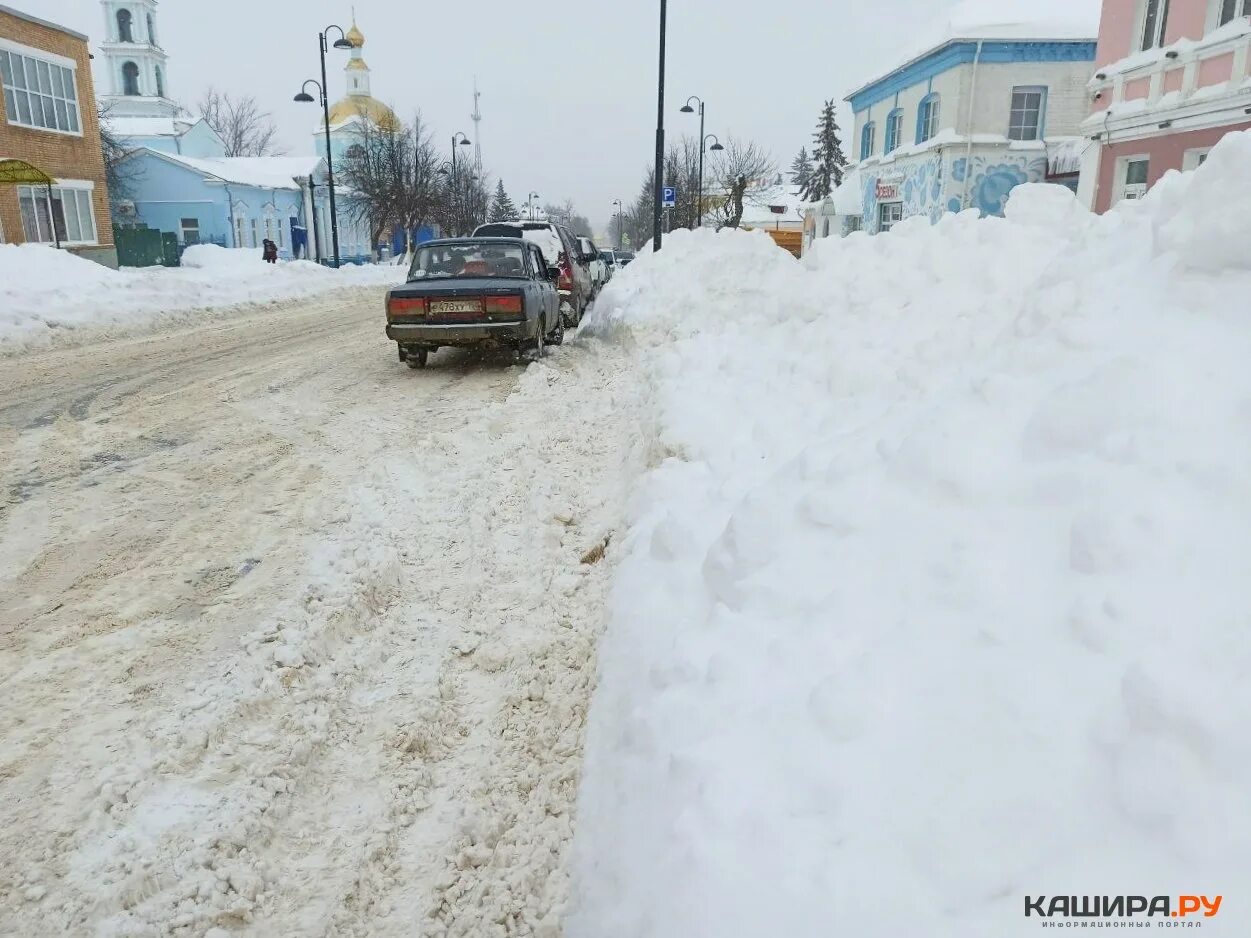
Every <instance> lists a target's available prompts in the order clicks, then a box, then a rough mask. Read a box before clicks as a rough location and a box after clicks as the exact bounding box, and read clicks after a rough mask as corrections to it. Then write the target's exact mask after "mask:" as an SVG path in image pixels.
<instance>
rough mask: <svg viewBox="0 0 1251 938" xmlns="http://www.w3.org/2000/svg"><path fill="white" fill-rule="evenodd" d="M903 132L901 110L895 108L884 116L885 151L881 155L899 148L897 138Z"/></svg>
mask: <svg viewBox="0 0 1251 938" xmlns="http://www.w3.org/2000/svg"><path fill="white" fill-rule="evenodd" d="M902 131H903V109H902V108H895V110H893V111H891V112H890V113H889V114H887V115H886V149H884V150H883V151H882V152H883V153H890V152H892V151H893V150H894V149H895V148H896V147H897V146H899V137H900V135H901V133H902Z"/></svg>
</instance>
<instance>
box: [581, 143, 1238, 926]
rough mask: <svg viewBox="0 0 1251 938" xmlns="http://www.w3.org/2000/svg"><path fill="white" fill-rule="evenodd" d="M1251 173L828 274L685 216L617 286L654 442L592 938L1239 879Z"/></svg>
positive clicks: (620, 682)
mask: <svg viewBox="0 0 1251 938" xmlns="http://www.w3.org/2000/svg"><path fill="white" fill-rule="evenodd" d="M1249 163H1251V134H1242V135H1240V136H1234V137H1229V138H1227V139H1226V140H1225V141H1224V142H1223V143H1222V144H1221V145H1220V146H1218V147H1217V148H1216V149H1215V150H1214V151H1213V152H1212V154H1211V157H1210V159H1209V160H1208V162H1207V164H1206V165H1205V166H1204V167H1203V168H1202V169H1201V170H1199V171H1198V172H1197V173H1194V174H1188V175H1186V176H1182V175H1180V174H1174V175H1172V176H1170V177H1168V178H1166V179H1165V180H1164V181H1163V182H1161V183H1160V184H1159V185H1158V186H1157V187H1156V189H1155V190H1154V191H1153V192H1152V193H1151V194H1150V195H1149V196H1148V197H1147V198H1146V199H1145V200H1143V201H1142V202H1140V203H1132V204H1126V205H1124V206H1123V207H1122V208H1121V209H1120V210H1118V211H1115V212H1113V213H1111V214H1109V215H1107V216H1104V217H1099V218H1097V217H1094V216H1090V215H1088V214H1087V213H1085V212H1084V210H1082V209H1081V208H1080V207H1079V206H1078V205H1077V204H1076V203H1075V201H1074V200H1073V197H1072V196H1071V195H1070V194H1069V193H1068V192H1067V191H1066V190H1064V189H1061V188H1059V187H1050V186H1029V187H1022V188H1020V189H1017V190H1016V191H1015V192H1014V193H1013V196H1012V199H1011V200H1010V201H1009V203H1008V217H1007V218H1006V219H986V220H978V219H977V218H976V217H975V216H974V215H971V214H963V215H958V216H950V217H947V218H945V219H944V220H943V221H942V222H941V223H939V224H938V225H936V226H933V227H931V226H930V225H928V224H927V223H926V222H925V221H923V220H919V219H918V220H914V221H909V222H905V223H904V224H902V225H900V226H898V227H897V228H896V229H895V230H894V231H892V232H891V233H890V234H889V235H885V236H881V237H877V238H869V237H866V236H864V235H853V236H852V237H850V238H848V239H846V240H842V241H840V240H838V239H828V240H825V241H821V242H819V243H818V245H817V248H816V253H815V255H813V256H810V257H808V258H806V259H805V261H804V262H802V263H801V262H797V261H794V260H792V259H791V258H790V257H788V256H787V255H785V254H784V253H783V252H781V251H779V250H777V249H775V248H774V247H773V245H772V244H771V243H770V242H769V240H768V239H767V238H766V237H765V236H764V235H763V234H754V235H753V234H742V233H737V232H734V233H730V232H723V233H721V234H717V235H714V234H712V233H710V232H695V233H691V234H683V233H676V234H674V235H672V236H670V238H669V239H667V240H666V242H665V249H664V251H663V252H661V253H660V254H658V255H652V254H640V255H639V258H638V260H637V261H636V262H635V264H634V265H632V266H631V267H630V268H629V270H628V271H626V272H625V273H624V274H623V275H622V276H620V277H618V278H617V279H615V280H614V281H613V282H612V284H610V286H609V287H608V289H607V290H606V291H605V292H604V294H603V296H602V298H601V300H600V301H599V304H598V310H597V312H596V313H595V314H594V316H593V318H592V319H591V320H589V322H588V328H589V329H591V330H592V331H594V332H597V333H599V334H600V335H602V336H604V337H606V338H607V339H609V340H614V341H624V342H627V343H628V344H630V345H632V346H633V347H635V348H636V350H637V358H638V361H639V362H640V367H641V368H643V373H642V374H640V376H639V380H640V382H642V383H643V384H644V386H649V387H651V388H652V389H653V393H654V399H655V407H656V414H655V419H656V427H657V431H656V432H657V456H656V465H655V468H654V470H653V471H652V472H651V473H650V474H649V475H648V476H647V477H646V478H645V480H644V481H643V483H642V484H641V488H640V490H639V491H638V492H637V494H636V498H635V501H634V508H633V512H632V527H631V531H630V533H629V535H628V536H627V537H626V538H625V539H624V540H623V542H622V543H621V544H620V547H619V549H621V550H622V551H623V554H624V556H623V559H622V564H621V567H620V573H619V579H618V583H617V585H616V592H615V599H614V607H613V610H612V619H611V625H610V627H609V631H608V634H607V635H606V636H605V639H604V641H603V643H602V645H601V649H600V659H601V677H600V681H601V683H600V686H599V690H598V691H597V697H596V699H595V702H594V704H593V707H592V713H591V725H590V730H589V737H588V748H587V755H586V764H585V772H584V777H583V787H582V791H581V795H580V802H579V808H578V832H577V838H576V842H575V856H576V858H577V860H576V864H577V868H576V870H575V877H576V884H577V900H576V902H575V907H574V909H573V910H572V911H571V914H570V919H569V923H568V926H569V927H568V930H567V935H568V938H677V936H682V938H704V936H708V938H711V936H717V938H760V936H765V935H777V936H787V938H818V936H820V938H825V936H829V935H856V936H859V938H877V936H881V938H900V936H920V935H924V936H926V938H981V936H985V938H1004V936H1007V935H1016V934H1025V933H1027V932H1028V933H1033V931H1034V930H1036V929H1037V928H1038V927H1039V919H1038V918H1033V919H1030V920H1027V919H1026V918H1025V917H1024V913H1025V897H1026V896H1027V895H1028V896H1034V897H1037V896H1040V895H1041V896H1053V895H1059V896H1066V897H1067V896H1072V895H1077V896H1090V895H1108V896H1115V895H1145V896H1155V895H1168V894H1172V895H1177V894H1178V893H1186V894H1188V893H1191V892H1194V893H1206V894H1207V895H1209V896H1213V895H1219V894H1226V895H1228V894H1230V893H1235V894H1236V893H1237V891H1238V889H1239V888H1241V887H1242V886H1244V885H1245V883H1246V874H1247V871H1248V870H1251V812H1248V811H1247V809H1246V806H1247V803H1248V799H1249V797H1251V732H1248V727H1249V726H1251V680H1249V675H1251V367H1248V362H1251V304H1249V303H1248V301H1247V298H1248V297H1249V296H1251V251H1248V249H1247V245H1248V244H1251V177H1248V176H1247V174H1246V172H1245V167H1246V166H1247V165H1248V164H1249ZM1228 899H1229V900H1230V901H1229V903H1228V904H1227V906H1226V908H1225V910H1224V911H1223V913H1221V914H1220V915H1218V917H1217V918H1215V919H1211V920H1208V921H1207V922H1206V923H1205V925H1206V927H1207V928H1208V930H1209V931H1212V930H1213V929H1215V931H1214V933H1215V934H1230V935H1234V934H1239V935H1243V934H1247V928H1248V922H1249V921H1251V920H1249V919H1248V918H1247V917H1246V913H1245V906H1244V907H1243V908H1244V911H1242V912H1239V911H1237V910H1236V909H1237V907H1235V909H1230V908H1229V905H1233V901H1234V897H1233V896H1228ZM1044 906H1045V907H1046V904H1044ZM1175 907H1176V906H1175ZM1141 919H1142V916H1141V913H1140V914H1139V920H1141ZM1056 921H1060V920H1058V919H1057V920H1056ZM1082 921H1085V920H1082V919H1074V920H1071V922H1072V923H1074V924H1080V923H1081V922H1082ZM1061 924H1062V922H1061ZM1222 925H1223V926H1225V927H1224V928H1222Z"/></svg>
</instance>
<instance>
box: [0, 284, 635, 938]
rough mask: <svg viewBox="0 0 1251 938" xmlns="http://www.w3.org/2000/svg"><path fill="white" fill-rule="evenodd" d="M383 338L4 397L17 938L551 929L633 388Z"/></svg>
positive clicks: (54, 368)
mask: <svg viewBox="0 0 1251 938" xmlns="http://www.w3.org/2000/svg"><path fill="white" fill-rule="evenodd" d="M380 310H381V290H374V291H372V295H371V296H370V297H369V299H368V301H367V302H364V301H360V300H357V299H352V298H334V297H331V298H324V297H323V298H321V299H318V300H316V301H313V302H302V303H298V304H288V305H286V306H283V307H280V308H277V309H273V310H266V311H263V312H254V313H252V314H250V315H247V316H244V317H242V318H237V319H232V320H227V321H222V322H217V323H208V324H199V325H195V326H194V327H190V328H180V329H177V330H174V331H172V332H162V333H156V334H152V335H148V336H146V337H143V338H140V339H131V340H126V341H123V342H109V343H103V344H101V345H98V346H94V347H92V348H90V349H69V350H58V351H53V352H41V353H35V354H31V355H27V356H24V357H22V358H18V359H14V360H13V361H12V362H11V367H6V368H5V369H4V371H3V372H2V373H0V434H3V436H2V437H0V443H2V444H3V445H0V483H2V486H0V493H2V494H4V495H5V501H4V503H3V509H2V510H0V622H3V627H2V628H0V685H2V686H3V688H4V692H3V694H2V695H0V722H2V723H3V725H4V726H5V727H6V729H5V733H4V734H3V737H2V738H0V791H2V792H3V797H0V934H4V935H22V936H23V938H43V936H64V935H75V936H77V935H91V936H127V938H147V936H168V935H177V936H194V938H205V936H209V938H226V936H238V935H247V936H257V938H260V936H265V938H269V936H274V935H284V936H305V935H361V936H378V938H385V936H394V938H411V936H412V935H414V934H421V935H423V936H448V938H455V936H464V938H468V936H473V938H479V936H490V935H496V934H499V935H503V934H516V935H548V936H550V935H554V934H556V931H555V929H556V923H557V922H558V920H559V916H560V914H561V910H562V909H563V907H564V903H565V900H566V897H567V892H568V886H567V875H566V873H565V864H564V858H565V852H566V847H567V845H568V843H569V840H570V836H571V830H572V808H573V801H574V796H575V792H576V786H577V781H578V777H579V776H578V773H579V764H580V752H581V738H582V731H583V725H584V718H585V713H586V710H587V707H588V702H589V696H590V688H591V684H592V678H593V675H594V658H593V651H594V645H595V639H596V636H597V634H598V632H599V630H600V628H601V626H602V616H603V609H604V605H605V602H604V597H605V595H606V592H607V589H608V586H609V583H610V578H611V572H612V568H613V564H614V559H615V552H614V548H613V547H612V546H611V544H610V546H609V548H608V550H607V552H606V553H605V554H604V556H603V557H602V558H599V559H598V562H593V563H591V562H588V563H583V558H584V557H587V556H588V554H590V555H592V557H593V555H594V553H595V551H596V549H597V548H602V546H603V545H604V543H605V541H606V540H608V539H610V538H611V536H612V535H614V534H615V533H617V532H618V527H619V524H620V516H621V511H622V507H621V506H622V500H623V498H624V494H625V491H626V487H627V484H628V482H629V480H630V478H631V477H632V476H633V475H634V474H635V473H636V472H637V466H638V465H639V463H640V461H641V460H643V459H644V458H646V455H647V453H646V450H645V448H644V444H643V440H644V435H643V433H642V431H641V430H640V428H639V427H638V426H637V422H636V421H635V420H634V419H633V417H632V415H633V414H636V413H639V412H641V411H642V410H643V408H642V405H641V404H640V403H639V401H640V395H641V391H640V389H639V388H638V386H637V385H636V384H635V383H634V382H633V381H632V380H630V375H629V372H628V370H627V369H626V368H624V367H623V353H622V352H621V351H620V350H619V349H617V348H616V347H615V346H606V345H604V344H603V343H599V342H585V343H579V344H577V345H573V344H571V345H567V346H566V347H565V348H564V349H562V350H560V351H559V352H558V353H557V354H554V355H552V356H550V357H549V358H547V359H546V360H545V361H544V362H543V363H541V364H534V365H530V366H528V367H525V368H522V367H518V366H516V365H512V364H509V363H508V362H507V361H498V360H495V359H492V358H489V357H488V358H486V359H483V360H479V359H475V358H471V357H468V356H464V355H460V354H457V353H454V352H443V353H440V354H438V355H436V356H434V357H433V358H432V360H431V366H430V368H429V369H427V370H425V371H422V372H410V371H409V370H408V369H406V368H404V367H403V366H402V365H400V363H399V362H398V361H396V359H395V354H394V350H393V349H392V348H391V346H390V343H388V342H386V340H385V338H384V337H383V336H382V333H381V325H380V323H381V318H380V315H379V314H380ZM188 341H190V342H193V343H194V344H195V346H196V348H197V350H198V354H197V355H196V356H194V357H193V358H185V357H183V356H181V355H180V354H179V350H180V349H181V348H183V347H184V345H185V344H186V343H187V342H188ZM593 559H594V557H593Z"/></svg>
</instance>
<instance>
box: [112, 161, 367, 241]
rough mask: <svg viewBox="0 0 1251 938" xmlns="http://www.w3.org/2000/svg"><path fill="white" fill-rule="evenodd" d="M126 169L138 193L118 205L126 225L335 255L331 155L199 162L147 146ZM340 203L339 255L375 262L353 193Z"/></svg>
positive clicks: (196, 238)
mask: <svg viewBox="0 0 1251 938" xmlns="http://www.w3.org/2000/svg"><path fill="white" fill-rule="evenodd" d="M123 172H124V173H125V174H126V175H127V176H128V177H130V178H131V180H132V184H131V188H132V190H133V199H132V200H130V201H129V202H127V203H123V205H122V206H121V207H120V208H119V211H120V212H121V213H123V214H122V216H121V218H120V219H119V220H120V221H121V222H122V223H123V224H128V225H140V226H144V227H147V228H153V229H157V230H160V231H167V232H173V233H175V234H176V235H177V237H178V242H179V244H180V245H182V246H184V247H185V246H188V245H192V244H202V243H211V244H219V245H221V246H222V247H228V248H247V249H256V250H259V249H260V247H261V243H262V241H264V240H265V239H266V238H268V239H269V240H271V241H273V242H274V243H275V244H277V245H278V250H279V254H280V256H282V257H284V258H288V259H289V258H308V259H314V260H315V259H329V258H330V257H332V256H333V247H332V244H331V235H330V208H329V199H328V195H327V190H326V172H325V160H323V159H321V158H319V157H314V156H294V157H285V156H278V157H271V156H266V157H217V158H209V159H198V158H195V157H188V156H182V155H179V154H173V153H166V152H163V151H160V150H154V149H151V148H147V147H144V148H140V149H138V150H134V151H132V152H131V153H130V154H129V155H128V156H127V157H126V159H125V161H124V163H123ZM337 207H338V214H339V251H340V257H341V258H342V260H343V262H344V263H356V264H360V263H367V262H369V261H370V260H371V257H372V256H371V252H370V245H369V231H368V229H367V226H366V225H365V224H364V223H363V222H362V221H361V220H359V219H358V218H357V217H356V214H357V213H356V212H355V210H354V206H353V204H352V199H351V195H350V193H347V192H340V193H339V199H338V206H337ZM315 235H316V237H314V236H315Z"/></svg>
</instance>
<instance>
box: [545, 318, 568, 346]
mask: <svg viewBox="0 0 1251 938" xmlns="http://www.w3.org/2000/svg"><path fill="white" fill-rule="evenodd" d="M564 341H565V319H564V317H563V316H557V317H556V328H555V329H553V330H552V331H551V332H549V333H548V334H547V335H546V336H545V337H544V339H543V342H544V344H545V345H560V344H562V343H563V342H564Z"/></svg>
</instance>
